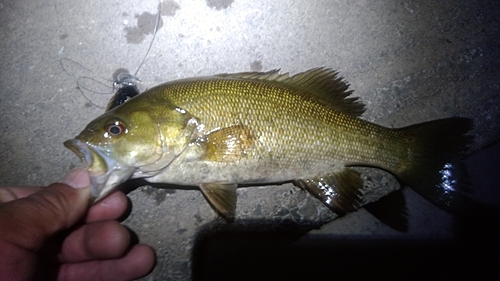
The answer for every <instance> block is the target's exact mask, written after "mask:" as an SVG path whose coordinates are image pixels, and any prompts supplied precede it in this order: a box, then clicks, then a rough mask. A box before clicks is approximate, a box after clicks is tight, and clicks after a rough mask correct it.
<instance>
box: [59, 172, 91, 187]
mask: <svg viewBox="0 0 500 281" xmlns="http://www.w3.org/2000/svg"><path fill="white" fill-rule="evenodd" d="M61 182H62V183H65V184H67V185H69V186H71V187H73V188H85V187H88V186H89V185H90V182H89V176H88V173H87V170H86V169H85V168H82V167H78V168H74V169H72V170H71V171H69V172H68V173H67V174H66V176H64V179H63V180H62V181H61Z"/></svg>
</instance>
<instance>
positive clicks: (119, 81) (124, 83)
mask: <svg viewBox="0 0 500 281" xmlns="http://www.w3.org/2000/svg"><path fill="white" fill-rule="evenodd" d="M160 20H161V0H158V9H157V14H156V20H155V26H154V29H153V37H152V38H151V42H150V43H149V46H148V48H147V50H146V53H145V55H144V57H143V59H142V60H141V63H140V64H139V66H138V67H137V69H136V71H135V72H134V74H133V75H132V74H130V73H129V72H120V73H118V74H117V75H116V79H114V80H110V79H107V78H104V77H102V76H100V75H98V74H96V73H95V72H94V71H92V70H91V69H89V68H88V67H86V66H84V65H83V64H81V63H79V62H76V61H74V60H72V59H70V58H61V59H60V60H59V64H60V65H61V68H62V69H63V71H64V72H65V73H66V74H68V76H70V77H75V75H76V74H72V73H73V72H72V71H70V70H69V69H68V68H67V66H69V65H70V64H74V65H76V66H78V67H79V68H81V69H83V70H85V71H86V72H89V73H91V74H92V75H94V76H96V77H98V78H99V79H101V80H102V81H105V82H106V83H110V84H112V86H109V84H106V83H103V82H102V81H99V80H98V79H95V78H93V77H90V76H79V77H78V79H76V81H75V82H76V84H77V89H78V90H79V91H80V93H81V94H82V95H83V97H84V98H85V99H86V100H87V101H88V102H89V103H90V104H92V105H94V106H96V107H98V108H107V107H105V106H101V105H98V104H96V103H95V102H93V101H92V99H91V98H90V97H89V96H88V95H87V94H86V93H85V92H84V91H83V90H85V91H88V92H90V93H94V94H104V93H102V92H98V91H95V90H93V89H91V88H90V87H88V86H86V85H85V84H86V83H85V82H84V81H86V80H89V81H91V82H92V83H94V84H96V85H97V84H98V85H101V86H104V87H106V88H109V89H111V90H112V91H113V92H114V94H113V97H114V96H115V95H116V93H117V92H118V91H120V89H122V88H124V87H128V86H129V87H133V88H134V89H137V90H136V91H135V95H137V94H139V90H138V88H137V84H138V83H140V82H142V80H140V79H139V78H138V77H137V74H138V73H139V70H140V69H141V67H142V66H143V65H144V63H145V61H146V58H147V56H148V55H149V52H150V51H151V48H152V46H153V43H154V41H155V39H156V34H157V33H158V26H159V24H160ZM65 61H66V63H65ZM65 65H66V66H65ZM105 94H108V93H105ZM113 97H112V99H113ZM108 108H109V104H108Z"/></svg>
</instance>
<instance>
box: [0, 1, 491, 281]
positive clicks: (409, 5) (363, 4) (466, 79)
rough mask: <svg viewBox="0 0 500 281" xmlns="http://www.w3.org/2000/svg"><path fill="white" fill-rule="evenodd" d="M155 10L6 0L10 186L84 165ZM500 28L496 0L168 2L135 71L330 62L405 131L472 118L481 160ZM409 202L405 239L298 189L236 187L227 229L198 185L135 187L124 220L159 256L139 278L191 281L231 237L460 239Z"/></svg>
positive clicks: (3, 95)
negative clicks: (70, 145) (211, 239)
mask: <svg viewBox="0 0 500 281" xmlns="http://www.w3.org/2000/svg"><path fill="white" fill-rule="evenodd" d="M157 4H158V2H157V1H156V0H148V1H131V0H122V1H61V0H40V1H27V0H17V1H5V0H1V1H0V27H1V33H0V52H1V60H0V65H1V67H0V71H1V75H0V86H1V87H0V89H1V90H0V139H1V140H0V157H1V159H2V161H1V162H0V185H43V184H49V183H51V182H53V181H57V180H59V179H60V178H61V177H62V176H63V175H64V173H65V172H66V171H68V170H69V169H71V168H73V167H75V166H77V165H80V164H81V163H80V162H79V159H78V158H77V157H76V156H75V155H74V154H73V153H72V152H70V151H69V150H68V149H66V148H65V147H64V146H63V145H62V143H63V141H65V140H66V139H69V138H72V137H74V136H75V135H76V134H78V133H79V132H80V131H81V130H82V129H83V128H84V127H85V125H86V124H87V123H88V122H89V121H91V120H92V119H94V118H95V117H97V116H98V115H100V114H101V113H102V112H103V110H104V109H103V108H100V107H98V106H95V105H101V106H105V105H106V102H107V100H108V99H109V97H110V96H111V94H112V88H111V86H112V74H113V73H115V72H116V71H117V70H118V69H121V68H125V69H128V70H129V71H131V72H132V73H134V72H135V71H136V69H137V67H138V66H139V65H140V62H141V60H142V58H143V56H144V55H145V53H146V50H147V49H148V46H149V43H150V41H151V39H152V30H153V29H154V21H155V16H154V15H155V14H156V12H157ZM499 19H500V4H499V2H498V1H463V0H458V1H423V0H414V1H392V0H390V1H360V0H355V1H344V0H339V1H333V0H330V1H243V0H235V1H232V0H207V1H202V0H195V1H192V0H189V1H183V0H177V1H163V2H162V11H161V24H160V26H159V29H158V33H157V35H156V40H155V42H154V44H153V46H152V48H151V51H150V53H149V54H148V56H147V58H146V60H145V63H144V65H143V66H142V68H141V69H140V71H139V72H138V74H137V75H138V77H139V78H140V79H141V80H142V81H143V83H142V85H141V86H142V87H143V88H149V87H152V86H154V85H157V84H159V83H162V82H165V81H169V80H174V79H179V78H186V77H193V76H206V75H212V74H217V73H231V72H241V71H261V70H262V71H265V70H271V69H275V68H281V69H282V71H283V72H291V73H297V72H300V71H304V70H307V69H309V68H313V67H318V66H327V67H331V68H334V69H337V70H339V72H340V74H341V75H342V76H344V77H345V78H346V80H347V81H349V83H350V84H351V88H352V89H353V90H354V95H355V96H358V97H360V99H361V101H363V102H364V103H366V105H367V111H366V113H365V114H364V115H363V118H365V119H367V120H370V121H373V122H376V123H378V124H381V125H385V126H391V127H400V126H406V125H410V124H414V123H417V122H423V121H428V120H432V119H437V118H444V117H451V116H465V117H469V118H472V119H474V122H475V125H476V127H475V129H474V131H473V132H472V133H473V134H474V135H475V142H474V144H473V147H472V149H471V152H474V151H481V150H480V148H481V147H485V146H487V145H490V144H492V143H495V142H496V141H498V140H499V139H500V128H499V127H500V122H499V121H500V110H499V107H500V94H499V93H500V72H499V69H500V57H499V56H500V52H499V51H498V50H499V49H500V29H499V28H500V24H499ZM61 62H62V65H63V66H64V68H63V66H62V65H61ZM65 70H66V71H65ZM77 81H79V82H80V87H79V88H80V90H79V89H77ZM98 81H100V83H98ZM82 92H83V93H82ZM298 141H300V140H298ZM495 147H498V145H497V146H493V148H495ZM494 151H497V150H494ZM478 153H480V152H478ZM492 153H493V152H491V151H488V152H487V154H486V156H489V155H493V154H492ZM484 159H485V158H482V157H479V156H478V157H476V158H472V160H470V161H472V164H470V165H471V166H472V167H475V168H477V167H478V165H482V164H484V163H485V161H488V163H493V162H491V161H493V160H484ZM474 161H476V162H474ZM486 166H487V168H489V169H490V170H487V171H489V172H488V173H489V174H488V175H486V176H494V175H495V174H498V169H497V168H498V167H499V165H498V162H496V164H489V165H485V167H486ZM473 170H474V169H473ZM362 171H364V172H366V173H364V174H365V179H366V181H365V184H366V193H367V197H366V198H365V200H366V202H371V201H375V200H378V199H379V198H380V197H381V196H383V195H385V194H386V193H388V192H390V191H392V190H395V189H397V188H399V185H398V184H397V182H396V181H395V180H394V178H393V177H392V176H390V175H388V174H386V173H385V172H381V171H374V169H362ZM484 171H486V168H485V169H481V168H477V169H475V170H474V171H473V173H472V179H474V180H476V181H475V182H474V180H473V187H474V188H477V189H480V190H481V191H479V192H478V193H479V195H478V197H479V199H480V200H483V199H484V198H486V199H485V200H486V201H488V200H490V201H491V202H489V203H492V202H493V203H492V204H497V203H498V200H495V199H491V198H492V195H491V194H494V195H495V194H496V195H498V192H497V191H496V190H493V191H491V190H489V189H488V188H487V187H488V186H493V185H496V186H495V187H497V185H498V184H496V182H494V181H488V183H484V182H483V181H481V180H483V176H482V174H480V173H481V172H484ZM491 171H493V172H491ZM495 171H497V173H495ZM478 181H479V182H480V183H478ZM476 183H477V184H476ZM492 192H493V193H492ZM403 193H404V195H405V198H406V203H407V209H408V210H407V213H408V220H409V229H408V231H407V232H406V233H401V232H398V231H395V230H393V229H391V228H389V227H387V226H386V225H384V224H382V223H380V222H379V221H378V220H376V219H375V218H373V217H372V216H371V215H370V214H369V213H368V212H366V211H365V210H364V209H361V210H360V211H358V212H356V213H353V214H349V215H347V216H345V217H343V218H341V219H337V220H334V219H335V218H336V216H335V215H333V214H332V213H331V212H330V211H329V210H328V209H326V208H325V207H324V206H323V205H321V203H319V202H317V201H316V200H315V199H314V198H311V196H309V195H308V194H306V193H305V192H303V191H301V190H299V189H297V188H295V187H293V186H292V185H290V184H286V185H282V186H266V187H249V188H243V189H240V190H238V194H239V197H238V208H237V219H236V221H235V222H234V223H233V225H231V226H226V225H225V223H224V222H223V221H220V220H217V217H216V215H215V213H214V212H213V211H212V209H211V208H210V207H209V205H208V204H207V203H206V202H205V200H204V198H203V196H202V194H201V193H200V192H199V191H198V190H172V189H165V188H162V189H158V188H152V187H148V186H143V187H139V188H137V189H135V190H133V191H131V192H130V193H129V197H130V198H131V201H132V203H133V211H132V213H131V215H130V217H129V218H128V219H127V220H126V221H125V222H124V223H125V224H127V225H128V226H130V228H132V229H133V230H135V231H136V233H137V234H138V236H139V238H140V240H141V242H144V243H147V244H150V245H151V246H153V247H154V248H155V249H156V251H157V256H158V263H157V266H156V268H155V269H154V270H153V272H152V273H151V274H150V275H149V276H147V277H145V278H144V280H186V279H190V278H191V277H193V276H194V277H197V276H198V275H196V274H195V275H193V274H192V272H191V268H192V266H193V263H192V253H193V248H197V247H198V246H197V244H196V243H197V241H199V240H200V239H201V238H200V237H203V235H205V233H209V235H211V234H212V233H214V232H215V233H217V230H221V229H224V231H226V228H228V227H229V228H232V229H233V230H234V231H240V232H245V231H248V230H251V231H248V232H249V233H253V232H252V231H256V230H257V231H260V232H261V233H266V231H271V232H272V231H274V230H276V229H277V228H286V229H288V230H290V229H292V230H293V229H297V230H300V231H302V232H306V231H307V230H310V229H312V228H319V227H320V226H323V227H321V228H320V229H316V230H313V231H311V232H309V233H307V234H306V235H305V236H304V237H306V238H307V239H313V240H314V237H320V236H321V237H324V235H327V236H328V235H330V237H372V236H377V237H399V238H401V239H407V238H415V237H417V238H423V239H427V238H439V239H452V238H453V237H454V232H453V221H454V219H453V217H452V216H451V215H449V214H447V213H445V212H443V211H441V210H440V209H438V208H436V207H434V206H433V205H431V204H430V203H428V202H427V201H425V200H424V199H422V198H421V197H419V196H418V195H416V194H415V193H414V192H413V191H412V190H410V189H404V190H403ZM493 198H494V196H493ZM496 198H498V197H496ZM300 231H299V232H300ZM303 239H304V238H303ZM311 255H312V253H311ZM198 277H199V276H198Z"/></svg>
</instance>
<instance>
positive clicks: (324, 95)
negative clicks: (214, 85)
mask: <svg viewBox="0 0 500 281" xmlns="http://www.w3.org/2000/svg"><path fill="white" fill-rule="evenodd" d="M279 72H280V70H279V69H275V70H271V71H268V72H242V73H234V74H218V75H216V76H217V77H225V78H237V79H245V80H259V81H267V82H270V83H274V84H279V85H284V86H288V87H293V88H295V89H299V90H302V91H305V92H308V93H310V94H312V95H314V96H316V97H318V98H320V99H322V100H324V101H326V102H328V103H329V104H330V106H331V107H332V108H333V109H335V110H338V111H340V112H343V113H345V114H348V115H351V116H359V115H361V114H362V113H363V112H364V111H365V106H364V104H362V103H361V102H359V101H358V98H352V97H349V96H350V95H351V94H352V90H350V91H349V90H348V88H349V84H347V83H346V82H345V81H344V80H343V79H342V78H341V77H338V72H336V71H334V70H332V69H330V68H324V67H318V68H313V69H310V70H307V71H305V72H301V73H298V74H295V75H293V76H290V75H289V74H288V73H284V74H280V73H279Z"/></svg>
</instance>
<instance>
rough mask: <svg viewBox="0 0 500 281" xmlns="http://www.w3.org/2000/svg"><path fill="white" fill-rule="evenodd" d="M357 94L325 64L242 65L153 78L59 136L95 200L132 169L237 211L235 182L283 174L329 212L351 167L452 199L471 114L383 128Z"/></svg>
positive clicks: (350, 181)
mask: <svg viewBox="0 0 500 281" xmlns="http://www.w3.org/2000/svg"><path fill="white" fill-rule="evenodd" d="M364 111H365V106H364V104H363V103H362V102H361V101H359V98H357V97H352V90H349V84H348V83H347V82H346V81H345V80H344V79H343V78H342V77H340V76H339V75H338V72H337V71H334V70H332V69H330V68H325V67H319V68H313V69H310V70H308V71H305V72H301V73H298V74H295V75H290V74H289V73H284V74H281V73H280V70H271V71H268V72H242V73H233V74H218V75H214V76H207V77H198V78H187V79H181V80H176V81H171V82H166V83H164V84H161V85H158V86H155V87H152V88H150V89H148V90H146V91H144V92H142V93H141V94H139V95H136V96H134V97H132V98H130V99H127V100H126V101H125V102H123V103H122V104H120V105H117V106H113V107H111V108H109V109H108V110H107V111H106V112H105V113H104V114H102V115H101V116H99V117H97V118H96V119H94V120H93V121H91V122H90V123H89V124H88V125H87V127H86V128H85V129H84V130H83V131H82V132H81V133H80V134H79V135H78V136H76V137H75V138H73V139H70V140H67V141H66V142H64V145H65V146H66V147H67V148H69V149H70V150H71V151H73V152H74V153H75V154H76V155H77V156H78V157H79V158H81V159H82V161H83V163H84V164H85V166H86V167H87V169H88V171H89V178H90V182H91V193H92V195H93V197H94V200H95V201H96V202H97V201H98V200H100V199H102V198H103V197H105V196H106V195H107V194H109V193H110V192H111V191H112V190H114V189H115V188H116V186H118V185H119V184H120V183H122V182H124V181H126V180H128V179H130V178H144V179H145V180H146V181H148V182H150V183H165V184H172V185H184V186H196V187H199V189H200V190H201V192H202V193H203V195H204V197H205V198H206V199H207V201H208V203H209V204H210V205H211V206H212V208H213V209H214V210H215V211H216V213H217V214H218V215H219V216H221V217H222V218H225V219H226V220H228V221H232V220H234V218H235V208H236V201H237V193H236V189H237V187H238V186H241V185H247V184H251V185H256V184H257V185H267V184H272V183H285V182H292V183H293V184H294V185H295V186H297V187H299V188H301V189H304V190H307V191H308V192H309V193H310V194H312V195H313V196H314V197H316V198H318V199H319V200H320V201H321V202H322V203H323V204H325V205H326V206H327V207H328V208H330V209H331V210H332V211H333V212H335V213H337V214H339V215H344V214H346V213H348V212H353V211H355V210H357V209H358V208H359V207H360V204H361V202H362V196H363V180H362V178H361V175H360V173H359V172H358V171H356V170H355V169H353V167H356V166H366V167H374V168H379V169H383V170H385V171H388V172H390V173H391V174H393V175H394V176H395V177H396V178H397V179H398V180H399V181H400V182H401V183H402V185H407V186H410V187H411V188H412V189H414V190H415V191H416V192H417V193H419V194H420V195H421V196H423V197H424V198H426V199H427V200H429V201H430V202H432V203H433V204H435V205H436V206H438V207H440V208H442V209H444V210H447V211H450V212H452V211H453V210H454V209H456V208H460V204H461V203H460V202H461V201H463V198H464V196H465V195H464V194H463V192H462V191H461V190H460V188H459V187H460V184H461V182H460V181H459V178H460V177H459V175H457V173H456V169H455V167H456V166H457V164H456V163H459V162H460V158H461V157H462V156H463V154H464V153H465V152H466V150H467V148H468V147H469V145H470V143H471V141H472V140H473V137H472V136H471V135H470V134H469V131H470V130H471V129H472V127H473V122H472V120H471V119H468V118H464V117H451V118H444V119H438V120H434V121H428V122H424V123H420V124H414V125H410V126H407V127H403V128H388V127H384V126H381V125H377V124H375V123H372V122H369V121H366V120H363V119H362V118H361V117H360V116H361V115H362V113H363V112H364Z"/></svg>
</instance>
